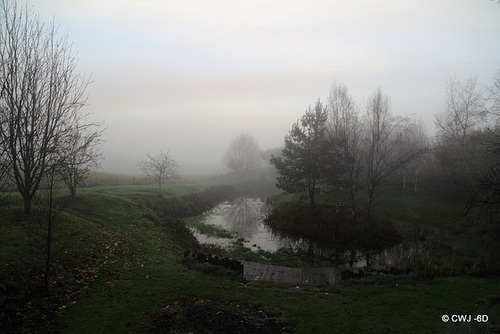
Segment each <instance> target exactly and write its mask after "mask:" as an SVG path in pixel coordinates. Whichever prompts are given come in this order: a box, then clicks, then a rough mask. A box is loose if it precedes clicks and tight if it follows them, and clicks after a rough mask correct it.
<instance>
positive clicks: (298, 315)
mask: <svg viewBox="0 0 500 334" xmlns="http://www.w3.org/2000/svg"><path fill="white" fill-rule="evenodd" d="M0 217H1V218H0V223H1V229H2V234H1V240H0V259H2V261H3V262H2V264H1V266H2V267H1V272H2V276H1V277H2V278H1V279H2V281H1V284H0V285H1V286H2V288H1V289H0V293H1V298H0V305H1V307H2V309H1V311H0V314H1V315H0V317H1V320H2V325H8V324H9V322H8V321H9V320H11V318H9V317H7V316H6V314H7V313H8V312H9V309H8V308H7V307H9V306H12V303H14V302H15V303H17V304H16V305H17V306H18V308H17V309H16V312H19V313H22V314H24V317H29V314H30V313H35V310H41V311H43V312H39V314H38V316H39V318H37V315H33V318H34V319H38V320H39V319H46V318H47V316H46V315H47V314H49V315H50V317H51V319H52V320H51V321H48V320H47V321H46V322H38V326H39V327H38V328H39V329H40V331H41V332H50V333H53V332H62V333H165V332H173V333H188V332H203V331H202V329H203V330H206V331H210V330H211V331H212V332H231V333H255V332H262V333H276V332H284V333H286V332H295V333H332V332H340V333H360V332H361V333H362V332H370V333H386V332H388V331H389V332H408V333H420V332H432V333H449V332H457V333H471V332H476V333H481V332H485V333H486V332H491V331H492V330H494V329H497V330H498V329H499V328H500V295H499V293H498V291H500V283H499V281H498V279H497V278H470V277H451V278H439V279H435V280H432V281H426V280H419V279H417V278H416V277H413V276H400V277H396V276H382V277H374V278H371V279H364V280H359V281H346V282H344V283H343V284H342V285H337V286H330V287H321V288H312V287H296V286H290V285H287V284H280V283H266V282H248V281H244V280H243V279H242V278H241V277H239V276H238V275H236V274H235V273H234V272H230V271H225V270H220V268H219V267H215V266H210V265H204V267H201V266H192V265H190V264H189V263H187V264H186V263H184V262H183V252H184V251H185V250H187V249H190V248H191V247H194V246H193V245H194V244H193V243H192V242H193V240H192V237H191V236H190V235H189V234H187V233H185V229H183V227H182V226H181V225H179V224H178V221H177V220H169V219H165V217H163V218H162V217H160V216H158V215H157V214H156V213H155V212H154V211H153V210H151V209H148V208H146V207H144V206H141V205H139V204H137V203H135V202H133V201H132V200H130V199H127V198H123V197H119V196H114V195H111V194H107V193H96V192H90V191H86V192H85V193H83V194H80V195H79V196H78V197H77V199H76V200H75V201H74V202H73V203H72V204H71V206H69V207H67V208H66V209H65V211H64V217H65V221H66V222H68V225H67V227H65V229H64V231H65V233H67V232H74V235H75V237H73V238H71V242H69V243H66V244H65V246H64V247H65V248H64V250H63V251H62V253H61V259H60V261H61V262H60V263H61V264H62V263H64V264H65V266H66V267H65V268H64V267H63V268H61V270H60V273H61V274H62V275H63V276H64V277H62V278H60V279H59V280H57V279H55V277H54V281H53V282H54V285H53V291H54V293H55V294H56V297H58V298H59V297H61V296H66V292H65V289H66V286H69V285H71V284H74V285H75V286H76V287H77V288H78V291H75V293H74V294H72V295H71V296H72V297H71V298H69V299H67V300H64V302H63V303H59V304H54V305H53V307H52V308H51V307H48V306H47V307H46V308H45V309H42V306H41V305H40V303H41V302H40V300H44V298H45V297H44V296H39V297H41V298H38V297H37V295H36V293H35V292H32V293H31V294H28V293H25V292H23V291H24V290H26V291H27V290H28V289H27V287H28V286H33V291H35V290H36V279H37V277H36V276H35V273H31V272H24V271H22V268H21V266H20V265H19V264H20V263H21V262H22V259H23V258H26V256H27V255H28V254H31V253H29V252H31V251H33V250H32V249H29V248H27V246H28V245H29V239H28V238H27V237H26V235H25V230H23V229H22V228H21V227H20V224H19V221H18V220H16V217H15V214H14V213H12V211H11V210H9V209H7V208H2V209H1V216H0ZM69 223H70V224H69ZM76 236H78V238H76ZM77 239H78V240H80V241H77ZM62 246H63V245H62ZM64 252H67V253H66V255H64V256H63V255H62V254H65V253H64ZM72 259H87V261H89V262H88V263H87V264H85V263H84V264H83V265H82V264H81V261H76V260H75V261H72ZM64 261H66V262H64ZM87 265H88V266H87ZM29 267H30V264H29V263H28V264H27V268H29ZM76 268H79V270H77V269H76ZM25 273H28V274H30V275H32V274H33V276H28V277H33V279H34V282H31V283H30V282H28V281H29V279H26V280H25V281H19V279H21V277H22V275H21V274H25ZM83 273H89V276H90V277H88V279H84V278H83V277H81V276H78V275H80V274H82V275H83ZM71 282H73V283H71ZM70 283H71V284H70ZM16 284H17V285H16ZM30 284H32V285H30ZM75 289H76V288H75ZM56 292H57V293H56ZM63 299H64V298H63ZM37 303H38V304H37ZM23 312H24V313H23ZM9 314H10V313H9ZM443 314H449V315H452V314H471V315H474V316H476V315H480V314H486V315H488V317H489V321H488V322H487V323H478V322H476V321H472V322H470V323H452V322H448V323H444V322H443V321H442V320H441V317H442V315H443ZM14 315H15V313H14ZM44 316H46V317H45V318H44ZM33 324H35V323H33ZM43 326H46V327H43ZM2 328H7V327H5V326H4V327H2ZM31 329H32V328H31ZM23 331H24V332H30V328H29V327H25V328H24V329H23V328H21V330H19V332H23ZM31 332H32V330H31Z"/></svg>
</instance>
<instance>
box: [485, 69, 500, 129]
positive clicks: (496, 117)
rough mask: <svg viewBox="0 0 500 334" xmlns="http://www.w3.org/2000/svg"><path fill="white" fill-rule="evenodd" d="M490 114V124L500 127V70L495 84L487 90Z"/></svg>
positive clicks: (494, 80) (494, 79) (494, 81)
mask: <svg viewBox="0 0 500 334" xmlns="http://www.w3.org/2000/svg"><path fill="white" fill-rule="evenodd" d="M487 92H488V96H487V102H488V114H489V116H490V118H491V121H490V122H489V123H494V124H493V125H494V126H497V127H498V126H500V70H498V71H497V73H496V75H495V77H494V78H493V84H492V85H491V86H489V87H488V88H487Z"/></svg>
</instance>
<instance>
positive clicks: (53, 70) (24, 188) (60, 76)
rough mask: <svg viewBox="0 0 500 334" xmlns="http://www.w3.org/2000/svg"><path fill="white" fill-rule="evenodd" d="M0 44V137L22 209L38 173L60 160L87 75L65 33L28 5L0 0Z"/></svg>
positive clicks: (27, 206)
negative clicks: (80, 69)
mask: <svg viewBox="0 0 500 334" xmlns="http://www.w3.org/2000/svg"><path fill="white" fill-rule="evenodd" d="M0 45H1V47H0V64H1V65H2V66H1V68H0V82H2V81H3V87H2V98H1V100H0V103H1V109H2V113H1V115H0V117H1V119H0V125H1V127H0V143H2V145H3V146H4V148H5V150H6V154H5V160H6V162H7V163H8V165H9V168H10V170H11V173H10V178H11V179H12V180H13V181H14V182H15V184H16V185H17V188H18V190H19V192H20V193H21V196H22V197H23V201H24V210H25V212H27V213H28V212H30V211H31V205H32V200H33V197H34V196H35V193H36V191H37V190H38V188H39V186H40V182H41V180H42V178H43V176H44V174H45V173H47V172H49V171H50V170H51V169H52V168H54V166H56V165H60V159H61V156H62V153H61V151H60V149H61V147H62V143H64V142H65V141H66V140H67V139H68V137H69V136H70V132H71V129H73V128H74V126H76V123H77V121H78V119H79V117H78V113H79V110H80V109H81V108H82V107H83V105H84V103H85V100H86V96H85V90H86V87H87V85H88V83H89V81H88V79H86V78H83V77H81V76H80V75H78V74H77V73H76V67H77V56H76V53H75V52H74V51H73V50H72V48H71V45H70V44H69V43H68V41H67V39H66V38H58V37H57V29H56V28H55V26H54V24H53V23H52V24H51V25H50V26H48V27H46V26H44V25H43V24H42V23H41V22H40V21H39V19H38V17H37V16H36V15H34V14H33V12H31V11H30V10H29V9H28V8H20V9H18V7H17V5H16V4H15V3H14V4H8V3H7V2H2V4H1V5H0Z"/></svg>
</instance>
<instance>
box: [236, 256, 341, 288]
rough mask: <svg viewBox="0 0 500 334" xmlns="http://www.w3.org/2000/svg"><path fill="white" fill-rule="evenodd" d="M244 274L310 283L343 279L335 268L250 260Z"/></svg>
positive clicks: (270, 279) (320, 283)
mask: <svg viewBox="0 0 500 334" xmlns="http://www.w3.org/2000/svg"><path fill="white" fill-rule="evenodd" d="M243 276H244V277H245V279H246V280H262V281H274V282H287V283H292V284H309V285H332V284H336V283H340V281H341V273H340V271H339V270H337V269H335V268H293V267H282V266H274V265H270V264H261V263H255V262H250V261H245V262H243Z"/></svg>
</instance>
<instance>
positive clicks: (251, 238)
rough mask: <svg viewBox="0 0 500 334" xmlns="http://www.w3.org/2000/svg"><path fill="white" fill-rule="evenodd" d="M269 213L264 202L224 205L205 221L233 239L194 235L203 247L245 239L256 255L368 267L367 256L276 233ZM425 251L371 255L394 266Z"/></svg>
mask: <svg viewBox="0 0 500 334" xmlns="http://www.w3.org/2000/svg"><path fill="white" fill-rule="evenodd" d="M268 210H269V207H268V206H267V205H266V204H265V203H264V202H262V201H261V200H260V199H256V198H246V197H241V198H237V199H235V200H233V201H227V202H223V203H221V204H219V205H218V206H216V207H215V208H213V209H212V210H210V211H207V212H206V213H205V214H204V217H203V220H202V222H203V223H204V224H207V225H213V226H216V227H218V228H221V229H224V230H226V231H229V232H231V234H232V235H233V237H232V238H218V237H210V236H206V235H204V234H201V233H200V232H199V231H198V230H197V229H195V228H192V229H191V231H192V232H193V234H194V236H195V237H196V238H197V240H198V241H199V242H200V243H201V244H215V245H217V246H221V247H227V246H230V245H231V244H232V243H233V242H234V241H235V240H237V239H240V238H243V239H244V246H245V247H247V248H250V249H252V250H254V251H255V250H258V249H262V250H264V251H268V252H276V251H278V250H282V251H286V252H288V253H291V254H296V255H299V256H300V255H301V254H302V255H303V254H305V253H314V256H315V257H316V256H319V257H321V258H328V259H331V260H333V261H334V262H336V263H338V264H340V265H343V266H354V267H363V266H365V265H366V263H367V262H366V254H360V253H356V254H353V253H352V252H349V251H339V250H338V249H335V247H334V245H331V246H330V247H319V246H318V245H316V244H315V243H314V242H312V241H310V240H305V239H297V238H289V237H286V236H283V235H277V234H275V233H273V232H272V231H271V229H270V228H269V227H268V226H266V225H265V224H264V222H263V221H264V218H265V217H266V215H267V213H268ZM423 250H424V249H423V246H422V245H421V244H419V243H415V242H403V243H401V244H399V245H396V246H394V247H391V248H390V249H386V250H384V251H382V252H380V253H378V254H371V255H370V264H371V265H381V266H392V265H394V264H395V263H397V262H401V261H403V260H405V258H411V257H413V256H415V255H416V254H417V253H420V252H422V251H423Z"/></svg>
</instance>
